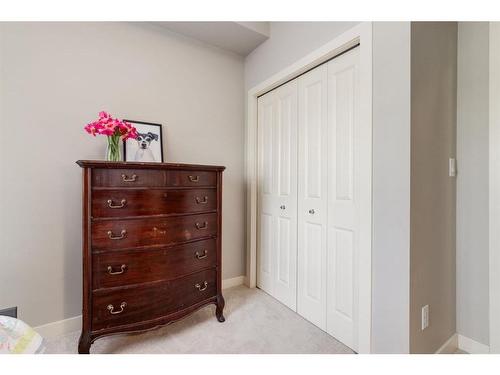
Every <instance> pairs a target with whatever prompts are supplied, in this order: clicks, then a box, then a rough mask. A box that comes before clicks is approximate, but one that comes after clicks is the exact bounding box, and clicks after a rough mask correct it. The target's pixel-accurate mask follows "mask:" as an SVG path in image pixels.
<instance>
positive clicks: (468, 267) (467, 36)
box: [457, 22, 489, 345]
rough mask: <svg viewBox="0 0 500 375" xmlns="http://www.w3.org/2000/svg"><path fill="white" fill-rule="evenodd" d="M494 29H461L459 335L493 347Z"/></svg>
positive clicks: (463, 25)
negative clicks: (491, 90)
mask: <svg viewBox="0 0 500 375" xmlns="http://www.w3.org/2000/svg"><path fill="white" fill-rule="evenodd" d="M488 80H489V24H488V22H460V23H459V24H458V86H457V160H458V175H457V332H458V333H459V334H461V335H464V336H467V337H469V338H471V339H473V340H475V341H478V342H481V343H483V344H486V345H488V342H489V332H488V329H489V326H488V319H489V315H488V298H489V295H488V292H489V282H488V275H489V273H488V251H489V248H488V246H489V245H488V238H489V233H488V220H489V218H488V212H489V207H488V206H489V202H488V200H489V199H488V183H489V181H488V174H489V171H488V164H489V161H488V157H489V155H488V148H489V145H488V142H489V141H488V131H489V123H488V122H489V115H488V111H489V103H488V100H489V92H488V91H489V82H488Z"/></svg>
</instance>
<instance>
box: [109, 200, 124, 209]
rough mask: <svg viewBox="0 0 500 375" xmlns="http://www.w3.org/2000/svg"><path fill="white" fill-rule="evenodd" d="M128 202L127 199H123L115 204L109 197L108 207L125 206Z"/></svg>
mask: <svg viewBox="0 0 500 375" xmlns="http://www.w3.org/2000/svg"><path fill="white" fill-rule="evenodd" d="M126 204H127V200H126V199H122V200H121V201H120V204H114V203H113V200H112V199H108V207H109V208H123V207H125V205H126Z"/></svg>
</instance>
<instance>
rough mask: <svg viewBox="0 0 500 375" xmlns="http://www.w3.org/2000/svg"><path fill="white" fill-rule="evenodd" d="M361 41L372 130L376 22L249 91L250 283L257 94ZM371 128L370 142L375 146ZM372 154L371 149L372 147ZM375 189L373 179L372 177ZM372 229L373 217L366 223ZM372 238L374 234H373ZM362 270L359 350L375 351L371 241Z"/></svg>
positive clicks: (365, 110) (364, 108)
mask: <svg viewBox="0 0 500 375" xmlns="http://www.w3.org/2000/svg"><path fill="white" fill-rule="evenodd" d="M358 43H360V80H361V84H360V91H361V97H360V100H361V110H360V112H361V116H362V119H361V121H362V122H363V123H364V124H366V125H367V127H368V128H369V129H370V130H371V129H372V23H371V22H363V23H361V24H359V25H356V26H355V27H353V28H351V29H349V30H348V31H346V32H345V33H343V34H341V35H340V36H338V37H337V38H335V39H333V40H332V41H330V42H328V43H327V44H325V45H323V46H322V47H320V48H318V49H317V50H315V51H313V52H311V53H310V54H308V55H307V56H305V57H304V58H302V59H300V60H299V61H297V62H296V63H294V64H292V65H290V66H289V67H287V68H285V69H283V70H281V71H280V72H278V73H276V74H275V75H273V76H272V77H271V78H269V79H267V80H265V81H264V82H262V83H260V84H258V85H256V86H255V87H253V88H252V89H250V90H249V91H248V93H247V118H246V120H247V121H246V142H245V146H246V187H247V231H246V233H247V239H246V240H247V278H246V281H247V285H248V286H249V287H251V288H254V287H255V286H256V282H257V97H258V96H259V95H262V94H263V93H265V92H267V91H269V90H272V89H273V88H276V87H277V86H279V85H280V84H283V83H284V82H287V81H288V80H290V79H292V78H295V77H297V76H298V75H300V74H302V73H304V72H306V71H307V70H309V69H311V68H313V67H315V66H317V65H319V64H321V63H323V62H325V61H327V60H329V59H330V58H332V57H334V56H336V55H338V54H339V53H341V52H343V51H345V50H347V49H349V48H351V47H353V46H355V45H356V44H358ZM371 138H372V136H371V131H370V141H369V142H368V143H369V144H370V146H371ZM370 155H371V150H370ZM370 190H371V180H370ZM364 224H365V225H366V226H368V230H369V231H370V232H372V230H371V229H372V218H371V213H370V217H369V218H367V219H366V222H365V223H364ZM370 237H372V236H370ZM359 264H360V269H359V275H360V276H359V294H360V301H359V311H360V316H359V323H358V324H359V332H358V350H359V352H360V353H369V352H370V351H371V296H372V293H371V290H372V288H371V277H372V272H371V241H370V244H369V246H365V247H364V248H362V249H360V262H359Z"/></svg>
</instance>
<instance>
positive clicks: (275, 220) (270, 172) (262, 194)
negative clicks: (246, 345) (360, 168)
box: [257, 80, 297, 310]
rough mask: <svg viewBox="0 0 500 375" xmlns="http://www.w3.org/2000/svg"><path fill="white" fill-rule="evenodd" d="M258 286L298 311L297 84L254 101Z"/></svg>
mask: <svg viewBox="0 0 500 375" xmlns="http://www.w3.org/2000/svg"><path fill="white" fill-rule="evenodd" d="M258 137H259V141H258V144H259V151H258V158H259V160H258V170H259V178H258V179H259V188H258V189H259V191H258V204H259V228H258V232H259V233H258V236H259V252H258V262H257V263H258V272H257V285H258V287H259V288H261V289H263V290H264V291H266V292H267V293H269V294H270V295H272V296H273V297H274V298H276V299H277V300H279V301H281V302H282V303H283V304H285V305H286V306H288V307H290V308H291V309H293V310H296V308H297V307H296V306H297V81H296V80H295V81H291V82H289V83H287V84H286V85H283V86H281V87H279V88H277V89H275V90H273V91H271V92H269V93H267V94H265V95H263V96H262V97H260V98H259V100H258Z"/></svg>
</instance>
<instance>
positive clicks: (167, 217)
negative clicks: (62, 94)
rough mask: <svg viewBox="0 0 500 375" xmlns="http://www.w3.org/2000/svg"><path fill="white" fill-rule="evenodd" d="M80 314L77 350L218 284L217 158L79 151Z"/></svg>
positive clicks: (162, 314) (212, 292) (216, 297)
mask: <svg viewBox="0 0 500 375" xmlns="http://www.w3.org/2000/svg"><path fill="white" fill-rule="evenodd" d="M77 164H78V165H79V166H80V167H82V168H83V211H82V219H83V233H82V238H83V311H82V316H83V323H82V334H81V336H80V341H79V344H78V352H79V353H89V349H90V345H91V344H92V343H93V342H94V341H95V340H96V339H97V338H99V337H102V336H107V335H111V334H116V333H124V332H132V331H141V330H147V329H151V328H154V327H158V326H161V325H165V324H168V323H171V322H173V321H176V320H178V319H180V318H182V317H184V316H186V315H187V314H190V313H192V312H193V311H195V310H197V309H199V308H201V307H203V306H205V305H208V304H215V305H216V316H217V319H218V321H219V322H223V321H224V316H223V314H222V312H223V308H224V298H223V297H222V292H221V287H222V285H221V266H222V264H221V260H222V258H221V207H222V171H223V170H224V169H225V168H224V167H217V166H205V165H189V164H164V163H162V164H159V163H130V162H126V163H125V162H104V161H86V160H80V161H78V162H77Z"/></svg>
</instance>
